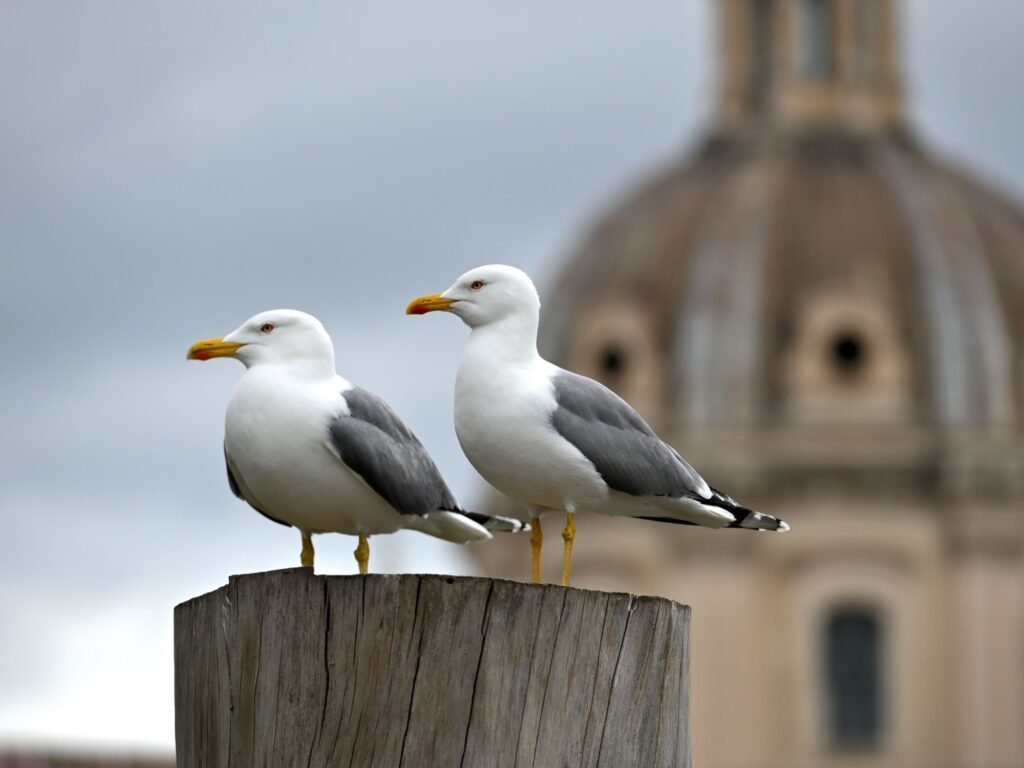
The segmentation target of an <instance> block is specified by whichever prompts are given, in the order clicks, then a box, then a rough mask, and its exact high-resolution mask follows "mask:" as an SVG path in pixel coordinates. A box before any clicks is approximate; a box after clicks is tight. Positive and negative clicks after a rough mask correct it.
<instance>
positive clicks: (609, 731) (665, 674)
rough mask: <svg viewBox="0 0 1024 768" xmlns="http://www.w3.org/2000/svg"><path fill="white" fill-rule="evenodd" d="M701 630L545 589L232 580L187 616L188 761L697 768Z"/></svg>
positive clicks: (666, 607) (661, 607)
mask: <svg viewBox="0 0 1024 768" xmlns="http://www.w3.org/2000/svg"><path fill="white" fill-rule="evenodd" d="M689 622H690V611H689V608H687V607H685V606H682V605H678V604H676V603H673V602H670V601H668V600H663V599H659V598H647V597H634V596H631V595H624V594H608V593H604V592H589V591H584V590H578V589H564V588H562V587H556V586H551V585H535V584H520V583H516V582H508V581H492V580H488V579H466V578H454V577H445V576H365V577H364V576H327V577H321V576H314V575H313V574H312V572H311V571H310V570H308V569H294V570H287V571H274V572H270V573H259V574H252V575H248V576H236V577H232V578H231V579H230V581H229V583H228V585H227V586H225V587H222V588H221V589H218V590H217V591H215V592H211V593H209V594H206V595H203V596H201V597H197V598H195V599H193V600H190V601H188V602H186V603H182V604H181V605H179V606H178V607H177V608H176V610H175V614H174V653H175V716H176V723H175V729H176V740H177V759H178V766H179V768H199V767H200V766H204V767H205V766H211V767H215V768H220V767H222V766H230V767H231V768H249V767H250V766H275V767H276V766H303V767H304V768H319V767H320V766H323V767H325V768H326V767H327V766H331V768H335V767H340V768H346V767H349V766H350V767H351V768H363V767H364V766H381V768H396V767H402V766H404V767H407V768H423V767H434V766H439V767H447V766H453V767H456V766H458V767H461V768H477V767H480V768H506V767H507V768H546V767H548V766H558V767H559V768H562V767H563V766H573V767H574V768H575V767H576V766H580V767H581V768H582V767H584V766H608V767H609V768H612V767H614V768H621V767H622V766H645V767H646V766H652V767H659V766H664V767H665V768H669V767H671V768H679V767H681V766H689V765H690V758H689V755H690V740H689V706H688V703H689V674H688V656H689Z"/></svg>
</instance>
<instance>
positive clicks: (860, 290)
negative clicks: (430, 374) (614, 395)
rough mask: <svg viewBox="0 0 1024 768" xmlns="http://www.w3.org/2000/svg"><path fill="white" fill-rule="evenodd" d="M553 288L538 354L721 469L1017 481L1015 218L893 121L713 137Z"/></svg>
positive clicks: (1022, 386) (985, 483)
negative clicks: (608, 391)
mask: <svg viewBox="0 0 1024 768" xmlns="http://www.w3.org/2000/svg"><path fill="white" fill-rule="evenodd" d="M545 296H546V303H545V307H544V317H543V326H542V327H543V339H542V351H543V352H544V353H545V354H546V355H548V356H550V357H551V358H552V359H554V360H556V361H558V362H559V363H562V364H564V365H566V366H567V367H569V368H572V369H573V370H577V371H580V372H582V373H586V374H588V375H591V376H594V377H596V378H599V379H601V380H603V381H604V382H605V383H606V384H608V385H610V386H612V387H613V388H614V389H616V390H617V391H619V392H620V394H622V395H623V396H624V397H626V398H627V399H628V400H630V402H632V403H634V404H635V405H637V406H638V407H639V408H640V409H641V410H642V411H643V412H644V414H645V416H647V417H648V418H649V419H650V420H651V421H652V423H653V424H654V425H655V426H656V428H658V429H660V430H661V431H663V432H664V433H666V434H667V435H669V436H671V437H672V438H674V439H673V442H675V443H676V444H678V445H681V446H682V448H683V449H684V450H689V452H690V453H691V455H693V456H699V457H700V459H701V465H702V467H704V468H706V467H707V466H708V465H709V463H710V464H712V465H714V468H715V470H717V472H718V474H728V475H729V479H730V481H732V480H733V476H738V477H737V482H743V481H747V483H748V484H759V483H758V479H759V478H760V477H764V476H765V475H766V473H769V474H770V475H771V476H772V484H773V485H774V484H778V482H779V480H780V473H781V476H793V479H798V478H799V477H800V476H801V475H802V474H804V471H805V470H806V471H807V473H812V474H813V475H814V477H816V478H817V480H818V481H821V480H822V475H821V472H822V470H823V469H828V468H831V469H833V470H834V471H833V472H829V473H827V474H828V477H827V478H826V479H827V481H828V482H830V483H831V482H835V481H836V480H840V479H842V477H843V476H845V477H847V478H852V479H856V478H857V477H858V476H860V475H862V474H863V471H868V472H870V473H871V475H872V477H873V478H875V479H876V480H877V478H878V475H879V472H880V471H883V472H884V474H885V475H886V476H888V477H889V478H891V479H892V480H893V481H895V482H897V483H898V484H900V485H910V486H912V487H913V488H914V489H915V490H918V491H919V490H920V489H921V486H922V485H923V486H928V487H933V488H935V489H939V488H938V486H939V485H940V484H941V485H942V486H943V489H945V490H949V489H950V488H949V484H950V483H953V485H954V487H956V486H957V485H963V484H970V485H971V486H980V487H982V488H987V489H988V490H989V491H992V492H999V493H1001V492H1005V491H1007V490H1010V489H1011V488H1013V487H1016V488H1018V489H1019V488H1020V484H1021V480H1020V478H1021V465H1020V461H1019V457H1018V459H1017V460H1016V461H1008V460H1007V459H1008V456H1007V455H1006V448H1007V445H1008V443H1013V444H1015V445H1016V446H1017V447H1018V448H1019V445H1020V440H1021V437H1022V429H1021V419H1020V415H1019V414H1020V411H1021V408H1022V406H1024V364H1022V360H1024V354H1022V352H1024V350H1022V347H1021V342H1020V339H1022V338H1024V333H1022V331H1024V301H1022V300H1021V298H1020V297H1021V296H1024V216H1022V215H1021V212H1020V210H1019V209H1018V208H1016V207H1015V206H1014V204H1012V203H1011V202H1009V201H1007V200H1006V199H1004V198H1003V197H1001V196H1000V195H999V194H997V193H995V192H993V191H992V190H990V189H988V188H987V187H986V186H984V185H983V184H981V183H979V182H977V181H975V180H973V179H972V178H970V177H969V176H968V175H966V174H964V173H961V172H958V171H955V170H953V169H951V168H949V167H948V166H947V165H945V164H944V163H942V162H941V161H939V160H937V159H935V158H934V157H933V156H932V155H931V154H929V153H928V152H927V151H926V150H924V149H923V148H922V147H920V146H919V145H918V144H917V143H916V142H914V141H913V140H912V139H911V138H909V137H908V135H907V133H906V132H905V131H902V130H885V131H870V132H865V131H854V130H850V129H848V128H847V127H844V126H840V125H817V126H813V127H811V126H808V127H806V128H804V129H802V130H787V131H781V132H780V131H771V132H769V133H768V134H767V135H766V136H762V137H760V138H754V137H750V136H747V135H737V134H734V133H731V132H729V131H722V132H718V133H716V134H715V135H714V136H713V137H712V138H710V139H709V140H708V141H707V142H706V143H705V145H704V146H703V147H702V148H701V149H700V151H698V152H697V153H696V155H695V156H693V157H691V158H688V159H686V160H684V161H682V162H680V163H678V164H676V165H674V166H673V167H670V168H669V169H667V171H665V172H663V173H662V174H660V175H659V176H658V177H657V178H656V179H654V180H652V181H650V182H649V183H647V184H645V185H643V186H642V187H641V188H640V189H639V190H638V191H636V192H635V193H633V194H631V195H629V196H628V197H627V198H626V199H625V200H624V201H623V202H622V203H620V204H619V205H617V206H616V207H614V208H613V209H612V210H611V211H609V212H608V213H607V214H605V215H604V216H603V217H602V218H601V219H600V220H599V221H598V222H597V224H596V225H595V226H594V227H593V228H592V230H591V232H590V234H589V235H588V236H587V237H586V238H585V240H584V241H583V244H582V246H581V247H580V248H579V249H578V250H577V252H576V253H575V254H574V255H572V256H571V258H569V259H568V261H567V263H566V265H565V267H564V268H563V270H562V271H561V273H560V276H559V278H558V279H557V280H556V281H555V282H554V283H553V284H552V285H551V286H549V287H548V290H547V291H545ZM880 435H881V436H884V437H885V438H886V440H885V442H884V443H882V444H881V445H880V443H879V436H880ZM965 443H969V450H967V447H968V446H967V445H965ZM859 448H862V449H863V450H862V451H860V452H859V450H858V449H859ZM1018 453H1019V451H1018ZM859 454H860V455H859ZM983 466H984V470H983V469H982V467H983ZM956 469H959V471H951V470H956ZM805 479H807V480H810V476H809V474H808V477H807V478H805ZM975 490H977V487H976V488H975Z"/></svg>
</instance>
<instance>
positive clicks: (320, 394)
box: [224, 366, 401, 534]
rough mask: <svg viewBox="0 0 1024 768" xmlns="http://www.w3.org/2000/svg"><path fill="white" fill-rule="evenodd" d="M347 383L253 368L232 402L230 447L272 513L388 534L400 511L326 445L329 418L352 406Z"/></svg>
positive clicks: (324, 526) (310, 524) (330, 527)
mask: <svg viewBox="0 0 1024 768" xmlns="http://www.w3.org/2000/svg"><path fill="white" fill-rule="evenodd" d="M343 386H345V383H344V381H343V380H342V379H337V380H327V381H324V382H322V383H320V384H312V383H310V382H308V381H296V380H294V379H292V378H291V377H289V376H288V375H287V374H286V373H284V372H282V371H279V370H275V369H273V368H271V367H263V366H261V367H257V368H252V369H250V370H248V371H247V372H246V373H245V375H243V376H242V379H241V380H240V381H239V384H238V387H237V388H236V390H235V393H234V395H233V396H232V398H231V401H230V402H229V404H228V409H227V417H226V420H225V443H224V444H225V449H226V450H227V452H228V455H230V456H231V461H232V462H233V463H234V465H235V467H236V468H237V469H238V472H239V473H240V474H241V475H242V478H243V480H244V483H245V485H246V486H247V487H248V489H249V490H250V491H251V492H252V494H253V496H255V498H256V500H257V501H258V502H259V505H260V507H261V509H262V510H263V511H264V512H266V513H267V514H268V515H270V516H271V517H274V518H276V519H278V520H282V521H284V522H287V523H291V524H292V525H295V526H297V527H299V528H301V529H303V530H306V531H311V532H326V531H334V532H339V533H348V534H354V533H368V534H369V533H389V532H391V531H394V530H397V528H398V526H399V523H400V520H401V516H400V515H399V514H398V513H397V512H396V511H394V510H393V509H392V508H391V506H390V505H389V504H387V502H385V501H384V500H383V499H382V498H381V497H380V496H378V495H377V494H376V493H375V492H373V491H372V490H371V489H370V488H369V487H368V486H367V485H366V483H365V482H364V481H363V480H362V478H360V477H359V476H358V475H356V474H355V473H354V472H352V471H351V470H349V469H348V468H347V467H346V466H345V465H344V464H343V463H342V462H341V461H340V460H339V459H338V458H337V456H335V455H334V454H333V453H332V452H331V450H330V448H329V447H328V431H327V429H328V424H329V423H330V419H332V418H333V417H334V416H336V415H338V414H347V412H348V409H347V406H346V405H345V401H344V398H343V397H342V396H341V389H342V387H343Z"/></svg>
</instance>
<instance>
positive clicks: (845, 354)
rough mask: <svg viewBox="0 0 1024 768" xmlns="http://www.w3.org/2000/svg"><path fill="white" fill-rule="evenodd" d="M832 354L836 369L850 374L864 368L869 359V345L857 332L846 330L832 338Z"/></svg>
mask: <svg viewBox="0 0 1024 768" xmlns="http://www.w3.org/2000/svg"><path fill="white" fill-rule="evenodd" d="M831 356H832V363H833V364H834V366H835V367H836V369H837V370H838V371H839V372H840V373H842V374H844V375H847V376H849V375H852V374H855V373H857V372H858V371H861V370H863V368H864V364H865V362H866V361H867V345H866V344H865V343H864V339H862V338H861V337H860V335H858V334H857V333H854V332H852V331H844V332H842V333H839V334H837V335H836V336H835V338H834V339H833V340H832V348H831Z"/></svg>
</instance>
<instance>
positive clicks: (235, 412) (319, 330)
mask: <svg viewBox="0 0 1024 768" xmlns="http://www.w3.org/2000/svg"><path fill="white" fill-rule="evenodd" d="M215 357H233V358H235V359H237V360H240V361H241V362H242V364H243V365H245V368H246V371H245V373H244V374H243V375H242V378H241V380H240V381H239V382H238V386H237V387H236V388H235V391H234V394H233V395H232V396H231V400H230V401H229V402H228V407H227V414H226V418H225V423H224V432H225V435H224V458H225V460H226V463H227V475H228V485H230V487H231V490H232V492H233V493H234V494H235V496H237V497H238V498H240V499H242V500H243V501H246V502H248V504H249V505H250V506H251V507H252V508H253V509H255V510H256V511H257V512H259V513H260V514H262V515H263V516H265V517H268V518H270V519H271V520H273V521H274V522H276V523H280V524H282V525H286V526H295V527H296V528H298V529H299V531H300V532H301V534H302V554H301V563H302V565H303V566H304V567H307V568H312V567H313V559H314V555H315V553H314V549H313V540H312V536H313V534H315V533H327V532H336V533H347V534H350V535H356V536H358V537H359V545H358V546H357V547H356V550H355V553H354V554H355V557H356V562H357V563H358V564H359V572H360V573H362V574H365V573H366V572H367V570H368V567H369V560H370V546H369V541H368V539H369V537H370V536H371V535H375V534H380V533H393V532H394V531H397V530H398V529H399V528H408V529H411V530H414V531H420V532H421V533H426V534H428V535H430V536H436V537H438V538H440V539H445V540H446V541H453V542H458V543H465V542H469V541H480V540H484V539H489V538H491V533H490V532H491V531H492V530H498V531H515V530H522V529H524V528H525V527H526V526H524V525H523V524H522V523H520V522H519V521H518V520H508V519H506V518H499V517H490V516H488V515H481V514H476V513H473V512H466V511H465V510H463V509H461V508H460V507H459V505H458V504H457V503H456V501H455V498H454V497H453V496H452V493H451V491H450V490H448V486H447V485H446V484H445V482H444V480H443V479H442V477H441V473H440V472H439V471H438V469H437V466H436V465H435V464H434V462H433V461H432V460H431V458H430V456H429V454H428V453H427V451H426V449H425V448H424V447H423V445H422V444H421V443H420V441H419V440H417V439H416V436H415V435H414V434H413V433H412V432H410V431H409V429H408V427H406V426H405V424H403V423H402V421H401V419H399V418H398V416H397V415H396V414H395V412H394V411H392V410H391V408H390V407H389V406H388V404H387V403H386V402H384V401H383V400H382V399H381V398H379V397H377V396H376V395H374V394H373V393H371V392H368V391H366V390H365V389H362V388H361V387H357V386H354V385H353V384H350V383H349V382H348V381H346V380H345V379H343V378H342V377H341V376H339V375H338V374H337V373H336V372H335V369H334V345H333V344H332V343H331V338H330V336H328V335H327V331H325V330H324V327H323V325H321V323H320V321H319V320H317V319H316V318H315V317H313V316H312V315H308V314H306V313H305V312H298V311H296V310H291V309H276V310H272V311H269V312H263V313H261V314H258V315H256V316H255V317H252V318H250V319H248V320H246V321H245V322H244V323H242V325H241V326H239V327H238V328H237V329H236V330H234V331H232V332H231V333H229V334H228V335H227V336H223V337H218V338H214V339H204V340H202V341H197V342H196V343H195V344H193V345H192V347H191V348H190V349H189V351H188V359H189V360H210V359H211V358H215Z"/></svg>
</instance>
